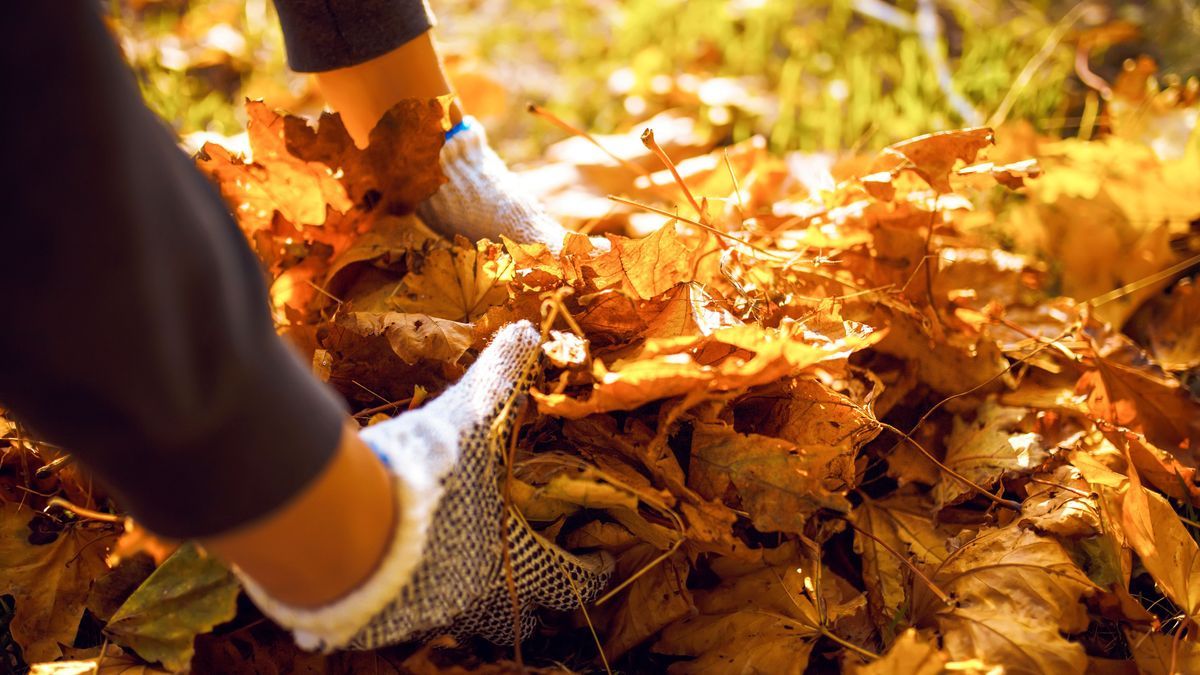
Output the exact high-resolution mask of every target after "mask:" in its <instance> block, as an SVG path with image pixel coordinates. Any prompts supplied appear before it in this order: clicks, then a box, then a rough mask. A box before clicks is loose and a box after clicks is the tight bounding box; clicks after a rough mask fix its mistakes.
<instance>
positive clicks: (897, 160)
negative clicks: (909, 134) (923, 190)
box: [873, 127, 996, 194]
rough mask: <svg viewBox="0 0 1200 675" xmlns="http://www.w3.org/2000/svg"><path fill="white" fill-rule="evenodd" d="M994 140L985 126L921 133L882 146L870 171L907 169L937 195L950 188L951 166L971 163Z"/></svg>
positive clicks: (948, 190)
mask: <svg viewBox="0 0 1200 675" xmlns="http://www.w3.org/2000/svg"><path fill="white" fill-rule="evenodd" d="M995 142H996V141H995V137H994V135H993V133H992V130H991V129H988V128H986V127H976V128H973V129H957V130H954V131H939V132H936V133H932V134H925V135H924V136H917V137H916V138H910V139H909V140H907V141H901V142H900V143H895V144H892V145H889V146H888V147H886V148H884V149H883V152H881V153H880V154H879V158H878V159H876V161H875V165H874V167H873V170H874V171H893V172H897V171H900V170H903V169H906V168H907V169H911V170H912V171H914V172H915V173H916V174H917V175H919V176H920V177H921V178H922V179H924V180H925V182H927V183H929V186H930V187H932V188H933V189H934V190H936V191H937V192H938V193H939V194H946V193H948V192H950V191H951V187H950V172H951V171H952V170H953V169H954V165H955V164H956V163H958V162H965V163H968V164H969V163H971V162H974V161H975V157H976V155H978V154H979V151H980V150H982V149H984V148H986V147H988V146H989V145H992V144H994V143H995Z"/></svg>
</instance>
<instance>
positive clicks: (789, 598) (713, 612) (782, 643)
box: [654, 565, 821, 675]
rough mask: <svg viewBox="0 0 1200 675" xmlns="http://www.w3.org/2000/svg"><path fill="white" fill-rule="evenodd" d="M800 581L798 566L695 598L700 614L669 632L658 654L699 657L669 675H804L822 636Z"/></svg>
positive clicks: (769, 570)
mask: <svg viewBox="0 0 1200 675" xmlns="http://www.w3.org/2000/svg"><path fill="white" fill-rule="evenodd" d="M802 577H803V575H802V574H800V573H798V572H797V570H796V567H795V566H794V565H793V566H790V567H784V566H780V567H767V568H766V569H761V570H760V571H758V572H755V573H751V574H748V575H745V576H742V577H739V578H735V579H730V580H726V581H723V582H722V583H721V584H720V585H719V586H717V587H716V588H713V589H711V590H709V591H703V592H697V593H695V594H694V596H695V600H696V608H697V609H698V610H699V612H700V614H699V615H697V616H694V617H687V618H684V619H681V620H679V621H677V622H675V623H673V624H671V625H670V626H667V628H666V629H665V630H663V632H662V636H661V637H660V638H659V640H658V642H656V643H655V644H654V651H656V652H660V653H664V654H676V655H680V656H693V657H696V658H695V659H693V660H690V661H682V662H680V663H676V664H673V665H671V666H670V667H669V668H668V669H667V672H668V673H671V675H686V674H688V673H712V672H728V673H780V674H781V675H785V674H792V675H802V673H804V670H805V668H806V667H807V665H808V657H809V655H810V654H811V653H812V649H813V645H814V643H815V641H816V639H817V638H818V637H819V636H820V634H821V632H820V628H819V626H820V622H819V619H818V614H817V610H816V607H814V606H813V604H812V602H811V601H810V600H809V599H808V597H807V596H806V595H804V582H803V579H802Z"/></svg>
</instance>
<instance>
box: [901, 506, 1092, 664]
mask: <svg viewBox="0 0 1200 675" xmlns="http://www.w3.org/2000/svg"><path fill="white" fill-rule="evenodd" d="M931 579H932V580H933V582H934V583H935V584H937V585H938V586H939V587H940V588H941V589H942V590H943V591H945V592H946V593H948V594H950V595H951V596H952V597H954V598H955V604H954V605H953V606H947V605H944V604H942V603H941V601H939V600H938V599H937V598H936V597H935V596H934V595H933V594H932V593H930V592H929V591H928V590H927V589H925V587H924V586H921V585H917V586H915V587H914V590H913V598H912V602H913V618H914V620H915V624H916V626H917V627H918V628H934V629H936V630H937V631H938V632H939V633H940V634H941V636H942V644H943V646H944V648H945V650H946V652H947V653H948V654H949V655H950V657H951V658H952V659H955V660H959V661H962V660H970V659H978V660H979V661H981V662H984V663H1002V664H1004V668H1005V672H1006V673H1013V674H1014V675H1041V674H1042V673H1082V672H1083V671H1084V668H1085V666H1086V665H1087V657H1086V655H1085V654H1084V651H1083V647H1082V646H1081V645H1079V644H1078V643H1073V642H1070V641H1068V640H1067V639H1066V638H1064V637H1063V636H1062V633H1075V632H1079V631H1082V630H1083V629H1084V628H1086V627H1087V625H1088V616H1087V611H1086V608H1085V607H1084V605H1083V604H1082V603H1081V600H1082V599H1083V597H1084V596H1086V595H1090V594H1091V593H1092V591H1093V590H1094V588H1095V587H1094V586H1093V584H1092V582H1091V581H1089V580H1088V578H1087V575H1086V574H1084V573H1083V571H1082V570H1080V569H1079V568H1078V567H1077V566H1076V565H1075V563H1074V562H1073V561H1072V560H1071V557H1070V556H1069V555H1068V554H1067V552H1066V550H1065V549H1064V548H1063V547H1062V545H1061V544H1059V543H1058V542H1057V541H1055V540H1053V539H1049V538H1046V537H1041V536H1039V535H1037V534H1035V533H1033V532H1031V531H1028V530H1022V529H1021V528H1019V527H1016V526H1013V525H1010V526H1007V527H1004V528H999V529H992V530H989V531H986V532H984V533H981V534H980V535H979V536H977V537H976V538H975V539H973V540H971V541H970V542H968V543H967V544H966V545H965V546H963V547H962V548H960V549H958V550H957V551H954V552H953V553H951V554H950V556H949V557H948V558H947V559H946V560H945V561H944V562H943V563H942V564H941V565H939V566H938V567H937V568H936V569H935V570H933V572H932V574H931Z"/></svg>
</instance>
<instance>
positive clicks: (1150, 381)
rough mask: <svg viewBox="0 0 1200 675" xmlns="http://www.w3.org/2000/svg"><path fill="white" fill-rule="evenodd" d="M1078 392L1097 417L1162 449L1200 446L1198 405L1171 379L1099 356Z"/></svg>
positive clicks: (1147, 369)
mask: <svg viewBox="0 0 1200 675" xmlns="http://www.w3.org/2000/svg"><path fill="white" fill-rule="evenodd" d="M1095 363H1096V367H1095V369H1094V370H1089V371H1087V372H1085V373H1084V374H1083V375H1082V376H1080V378H1079V382H1078V383H1077V384H1076V387H1075V390H1076V392H1077V393H1080V394H1084V395H1086V396H1087V405H1088V409H1089V410H1090V411H1091V413H1092V414H1093V415H1095V416H1096V417H1097V418H1099V419H1101V420H1104V421H1106V422H1109V423H1111V424H1115V425H1118V426H1121V427H1125V428H1127V429H1131V430H1133V431H1137V432H1140V433H1143V434H1145V435H1146V438H1147V439H1149V440H1150V442H1151V443H1153V444H1155V445H1157V446H1159V447H1162V448H1169V449H1170V448H1180V447H1191V448H1195V447H1200V404H1198V403H1196V402H1195V401H1193V400H1191V398H1189V396H1188V394H1187V392H1186V391H1185V390H1184V389H1183V388H1182V387H1181V386H1180V385H1179V381H1178V380H1176V379H1175V378H1173V377H1170V376H1167V375H1163V374H1159V373H1156V372H1154V371H1152V370H1151V369H1149V368H1138V367H1134V366H1130V365H1126V364H1123V363H1118V362H1116V361H1113V360H1111V359H1108V358H1105V357H1101V356H1097V357H1096V359H1095Z"/></svg>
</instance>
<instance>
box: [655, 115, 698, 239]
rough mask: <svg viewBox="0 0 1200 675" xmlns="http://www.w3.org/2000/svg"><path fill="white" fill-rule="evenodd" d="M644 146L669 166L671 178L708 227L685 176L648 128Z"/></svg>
mask: <svg viewBox="0 0 1200 675" xmlns="http://www.w3.org/2000/svg"><path fill="white" fill-rule="evenodd" d="M642 145H644V146H646V148H648V149H649V150H650V152H653V153H654V154H655V155H657V156H658V158H659V159H660V160H662V163H663V164H665V165H666V166H667V169H668V170H669V171H670V172H671V176H672V177H673V178H674V179H675V183H676V184H678V185H679V189H680V190H681V191H682V192H683V196H684V197H687V200H688V203H690V204H691V205H692V208H693V209H696V215H697V216H698V217H699V218H700V221H701V222H703V223H704V224H705V225H707V224H708V222H707V221H708V219H707V218H705V217H704V209H702V208H700V204H699V203H698V202H697V201H696V198H695V197H693V196H692V191H691V190H690V189H688V186H687V183H685V182H683V176H680V175H679V171H678V170H677V169H676V168H675V162H672V161H671V158H670V157H668V156H667V152H666V151H665V150H663V149H662V146H661V145H659V144H658V141H656V140H654V130H653V129H651V128H649V127H646V130H645V131H643V132H642Z"/></svg>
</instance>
